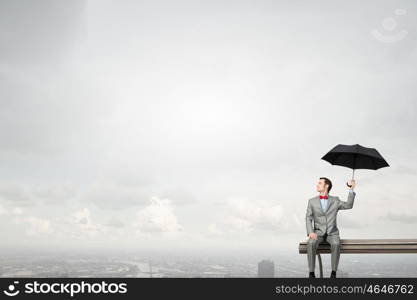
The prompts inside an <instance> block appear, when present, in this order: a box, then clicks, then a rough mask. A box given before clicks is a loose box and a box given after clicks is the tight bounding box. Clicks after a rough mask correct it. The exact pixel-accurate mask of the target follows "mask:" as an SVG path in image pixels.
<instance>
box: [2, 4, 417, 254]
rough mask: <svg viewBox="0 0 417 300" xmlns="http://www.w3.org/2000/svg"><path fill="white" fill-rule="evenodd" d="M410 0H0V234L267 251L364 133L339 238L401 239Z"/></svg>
mask: <svg viewBox="0 0 417 300" xmlns="http://www.w3.org/2000/svg"><path fill="white" fill-rule="evenodd" d="M416 14H417V4H416V2H415V1H413V0H410V1H380V0H378V1H334V0H333V1H314V2H313V1H294V0H291V1H272V0H271V1H260V0H256V1H255V0H253V1H224V0H222V1H217V0H216V1H215V0H210V1H168V0H166V1H155V0H152V1H102V0H100V1H52V0H50V1H49V0H48V1H45V0H42V1H12V0H9V1H6V0H3V1H1V2H0V37H1V39H0V104H1V106H0V227H1V230H0V238H1V241H2V243H1V247H2V248H9V249H18V248H19V249H20V248H22V247H36V248H39V249H45V250H52V251H54V250H59V249H62V248H66V249H71V248H76V249H89V248H97V247H100V248H101V249H145V248H146V249H156V248H158V249H169V250H172V251H174V250H178V251H181V249H188V250H192V251H200V250H201V249H204V250H213V251H215V250H216V251H217V250H222V249H224V250H227V249H229V250H230V249H235V248H239V249H257V250H264V249H278V250H282V251H291V252H293V253H295V252H296V251H297V247H298V242H299V241H301V240H303V239H305V237H306V229H305V219H304V218H305V213H306V206H307V200H308V199H309V198H311V197H313V196H315V195H316V192H315V184H316V182H317V180H318V178H319V177H320V176H327V177H329V178H331V179H332V180H333V183H334V188H333V190H332V193H331V194H333V195H338V196H339V197H341V199H342V200H346V197H347V193H348V191H347V188H346V186H345V181H346V180H348V179H349V178H350V176H351V170H350V169H347V168H343V167H337V166H331V165H330V164H328V163H327V162H325V161H323V160H320V158H321V157H322V156H323V155H324V154H325V153H326V152H327V151H329V150H330V149H331V148H332V147H334V146H335V145H337V144H339V143H341V144H355V143H359V144H361V145H364V146H368V147H374V148H376V149H378V150H379V152H380V153H381V154H382V155H383V156H384V157H385V158H386V160H387V161H388V163H389V164H390V167H389V168H383V169H380V170H378V171H370V170H358V171H357V172H356V178H357V182H358V186H357V188H356V192H357V197H356V200H355V205H354V207H353V209H352V210H346V211H340V212H339V216H338V226H339V229H340V232H341V237H342V238H400V237H401V238H416V229H417V187H416V184H415V183H416V180H417V162H416V157H417V131H416V124H415V123H416V112H417V99H416V98H417V85H416V78H417V40H416V37H417V18H416Z"/></svg>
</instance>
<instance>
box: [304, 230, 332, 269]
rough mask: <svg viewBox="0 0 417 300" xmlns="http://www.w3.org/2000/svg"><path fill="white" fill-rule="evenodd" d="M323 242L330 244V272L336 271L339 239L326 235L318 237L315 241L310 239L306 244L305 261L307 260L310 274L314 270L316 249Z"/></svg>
mask: <svg viewBox="0 0 417 300" xmlns="http://www.w3.org/2000/svg"><path fill="white" fill-rule="evenodd" d="M323 241H327V242H328V243H329V244H330V249H331V253H332V254H331V255H332V257H331V260H332V270H334V271H337V267H338V265H339V258H340V237H339V235H338V234H336V235H327V234H325V235H324V236H321V235H318V236H317V240H313V239H312V238H310V239H308V242H307V260H308V269H309V271H310V272H314V270H315V268H316V252H317V247H318V246H319V244H320V243H321V242H323Z"/></svg>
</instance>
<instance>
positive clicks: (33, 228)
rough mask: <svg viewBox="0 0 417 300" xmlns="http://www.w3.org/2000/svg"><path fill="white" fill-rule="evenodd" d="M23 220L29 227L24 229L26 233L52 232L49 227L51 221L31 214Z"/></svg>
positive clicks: (40, 233) (42, 233)
mask: <svg viewBox="0 0 417 300" xmlns="http://www.w3.org/2000/svg"><path fill="white" fill-rule="evenodd" d="M23 222H25V223H27V224H28V225H29V227H28V228H27V230H26V234H27V235H31V236H38V235H45V234H46V235H47V234H51V233H52V232H53V229H52V228H51V222H50V221H49V220H47V219H41V218H37V217H33V216H31V217H26V218H24V219H23Z"/></svg>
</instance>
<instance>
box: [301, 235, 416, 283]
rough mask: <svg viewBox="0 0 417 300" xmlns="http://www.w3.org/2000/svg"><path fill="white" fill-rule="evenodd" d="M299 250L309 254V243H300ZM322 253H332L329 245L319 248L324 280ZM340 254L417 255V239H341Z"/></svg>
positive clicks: (318, 255) (321, 273) (322, 245)
mask: <svg viewBox="0 0 417 300" xmlns="http://www.w3.org/2000/svg"><path fill="white" fill-rule="evenodd" d="M298 250H299V253H300V254H307V241H304V242H300V245H299V247H298ZM322 253H331V252H330V244H329V243H327V242H322V243H320V244H319V246H318V248H317V257H318V260H319V267H320V277H321V278H323V265H322V261H321V256H320V254H322ZM340 253H341V254H342V253H371V254H379V253H417V239H354V240H343V239H341V240H340Z"/></svg>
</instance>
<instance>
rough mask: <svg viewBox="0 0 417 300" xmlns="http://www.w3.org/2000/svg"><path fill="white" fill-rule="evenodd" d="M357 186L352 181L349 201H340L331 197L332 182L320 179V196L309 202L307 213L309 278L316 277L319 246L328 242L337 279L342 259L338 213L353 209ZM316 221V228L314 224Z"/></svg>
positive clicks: (332, 274)
mask: <svg viewBox="0 0 417 300" xmlns="http://www.w3.org/2000/svg"><path fill="white" fill-rule="evenodd" d="M355 186H356V182H355V180H351V181H350V188H349V196H348V199H347V201H342V200H340V198H339V197H337V196H330V195H329V192H330V190H331V189H332V182H331V181H330V180H329V179H328V178H326V177H320V179H319V181H318V183H317V192H319V195H318V196H316V197H314V198H311V199H309V200H308V205H307V213H306V228H307V235H308V237H309V239H308V242H307V260H308V268H309V277H310V278H314V277H316V276H315V274H314V270H315V264H316V251H317V247H318V245H319V244H320V243H321V242H323V241H327V242H328V243H329V244H330V246H331V265H332V273H331V275H330V277H331V278H335V277H336V271H337V266H338V265H339V258H340V236H339V229H338V228H337V220H336V218H337V212H338V211H339V210H340V209H351V208H352V207H353V202H354V199H355V195H356V193H355V192H354V191H353V189H354V188H355ZM313 221H314V227H313V224H312V222H313Z"/></svg>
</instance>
